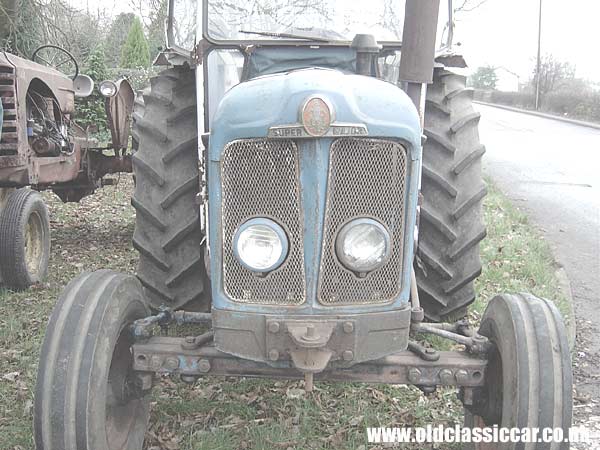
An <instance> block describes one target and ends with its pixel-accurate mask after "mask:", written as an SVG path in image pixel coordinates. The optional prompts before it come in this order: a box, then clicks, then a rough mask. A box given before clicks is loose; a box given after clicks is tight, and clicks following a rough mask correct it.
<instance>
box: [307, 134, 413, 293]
mask: <svg viewBox="0 0 600 450" xmlns="http://www.w3.org/2000/svg"><path fill="white" fill-rule="evenodd" d="M405 186H406V150H405V149H404V147H402V145H400V144H399V143H397V142H393V141H385V140H377V139H361V138H358V139H353V138H347V139H340V140H337V141H335V143H334V144H333V145H332V147H331V157H330V165H329V180H328V197H327V209H326V223H325V230H324V240H323V251H322V257H321V269H320V275H319V289H318V296H319V298H318V300H319V302H320V303H322V304H324V305H339V304H376V303H386V302H389V301H392V300H393V299H395V298H396V297H397V296H398V295H399V293H400V289H401V287H402V286H401V273H402V257H403V241H404V201H405ZM358 217H371V218H373V219H375V220H378V221H379V222H381V223H382V224H384V225H385V226H386V227H387V228H388V230H389V231H390V235H391V241H392V253H391V256H390V258H389V259H388V260H387V262H386V263H385V264H384V265H383V266H382V267H381V268H379V269H378V270H376V271H374V272H371V273H369V274H368V275H367V276H366V277H365V278H359V277H357V276H356V275H355V274H354V273H352V272H351V271H349V270H347V269H345V268H344V267H343V266H342V265H341V264H340V263H339V262H338V261H337V258H336V257H335V250H334V248H335V237H336V234H337V232H338V230H339V229H340V228H341V227H342V226H343V225H344V224H345V223H347V222H348V221H349V220H351V219H354V218H358Z"/></svg>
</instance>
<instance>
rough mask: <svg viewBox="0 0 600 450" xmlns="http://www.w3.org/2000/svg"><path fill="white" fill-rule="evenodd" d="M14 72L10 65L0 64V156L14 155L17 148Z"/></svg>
mask: <svg viewBox="0 0 600 450" xmlns="http://www.w3.org/2000/svg"><path fill="white" fill-rule="evenodd" d="M15 93H16V90H15V72H14V69H13V68H12V67H5V66H0V101H1V102H2V108H3V109H4V112H3V114H2V121H1V123H2V130H1V133H0V134H1V136H0V156H6V155H15V154H16V153H17V149H18V141H17V138H18V130H17V107H16V95H15Z"/></svg>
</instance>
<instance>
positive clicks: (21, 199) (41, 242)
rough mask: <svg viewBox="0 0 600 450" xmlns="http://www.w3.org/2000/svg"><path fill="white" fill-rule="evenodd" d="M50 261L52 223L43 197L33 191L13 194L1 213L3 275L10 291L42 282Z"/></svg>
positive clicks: (0, 240)
mask: <svg viewBox="0 0 600 450" xmlns="http://www.w3.org/2000/svg"><path fill="white" fill-rule="evenodd" d="M49 260H50V219H49V216H48V209H47V208H46V205H45V203H44V199H43V198H42V196H41V195H40V194H39V193H38V192H35V191H32V190H30V189H18V190H16V191H13V192H12V193H11V194H10V195H9V196H8V199H7V201H6V205H5V207H4V209H3V210H2V212H1V213H0V271H1V273H2V277H1V278H2V280H3V282H4V284H5V285H6V286H7V287H9V288H10V289H14V290H23V289H27V288H28V287H29V286H31V285H32V284H35V283H39V282H41V281H42V280H43V279H44V278H45V277H46V274H47V273H48V262H49Z"/></svg>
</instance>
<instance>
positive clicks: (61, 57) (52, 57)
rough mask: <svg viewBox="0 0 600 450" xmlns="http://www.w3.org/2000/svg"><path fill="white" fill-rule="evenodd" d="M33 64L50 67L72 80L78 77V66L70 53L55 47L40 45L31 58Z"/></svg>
mask: <svg viewBox="0 0 600 450" xmlns="http://www.w3.org/2000/svg"><path fill="white" fill-rule="evenodd" d="M31 59H32V61H33V62H36V63H38V64H42V65H44V66H47V67H52V68H53V69H55V70H58V71H59V72H62V73H63V74H65V75H67V76H68V77H69V78H71V79H72V80H74V79H75V78H77V75H79V65H78V64H77V61H75V58H74V57H73V55H71V53H69V52H68V51H67V50H65V49H64V48H62V47H59V46H57V45H50V44H49V45H42V46H41V47H38V48H37V49H36V50H35V51H34V52H33V55H32V56H31Z"/></svg>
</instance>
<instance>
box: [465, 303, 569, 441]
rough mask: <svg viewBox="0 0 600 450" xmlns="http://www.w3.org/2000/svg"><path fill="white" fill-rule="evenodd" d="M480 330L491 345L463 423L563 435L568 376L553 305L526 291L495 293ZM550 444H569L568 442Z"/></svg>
mask: <svg viewBox="0 0 600 450" xmlns="http://www.w3.org/2000/svg"><path fill="white" fill-rule="evenodd" d="M479 333H480V334H482V335H484V336H487V337H488V338H489V340H490V341H491V343H492V344H493V347H492V350H491V351H490V353H489V355H488V357H489V365H488V368H487V370H486V383H485V386H484V387H483V388H482V389H481V390H480V391H478V392H476V394H475V401H474V405H472V406H469V407H467V414H466V416H465V424H466V425H467V426H477V427H484V426H494V425H498V426H500V427H504V428H520V429H523V428H539V429H540V430H541V429H543V428H552V429H556V428H560V429H562V430H563V433H564V437H565V438H568V430H569V427H570V426H571V416H572V387H573V386H572V385H573V378H572V373H571V357H570V353H569V345H568V342H567V334H566V331H565V326H564V323H563V321H562V318H561V315H560V313H559V312H558V310H557V309H556V307H555V306H554V305H553V304H552V303H551V302H549V301H548V300H546V299H542V298H538V297H535V296H533V295H530V294H516V295H508V294H503V295H498V296H496V297H494V298H493V299H492V301H491V302H490V303H489V305H488V307H487V309H486V311H485V313H484V315H483V319H482V321H481V327H480V329H479ZM519 446H521V447H519ZM472 448H475V449H480V450H483V449H502V450H512V449H516V448H524V447H523V444H522V443H521V444H518V443H496V444H493V443H480V444H478V445H476V446H475V447H472ZM531 448H532V449H533V448H535V449H542V448H544V449H545V448H550V444H548V443H546V444H537V446H536V444H534V446H533V447H531ZM552 448H560V449H568V448H569V444H568V443H562V444H560V445H559V446H557V447H552Z"/></svg>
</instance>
